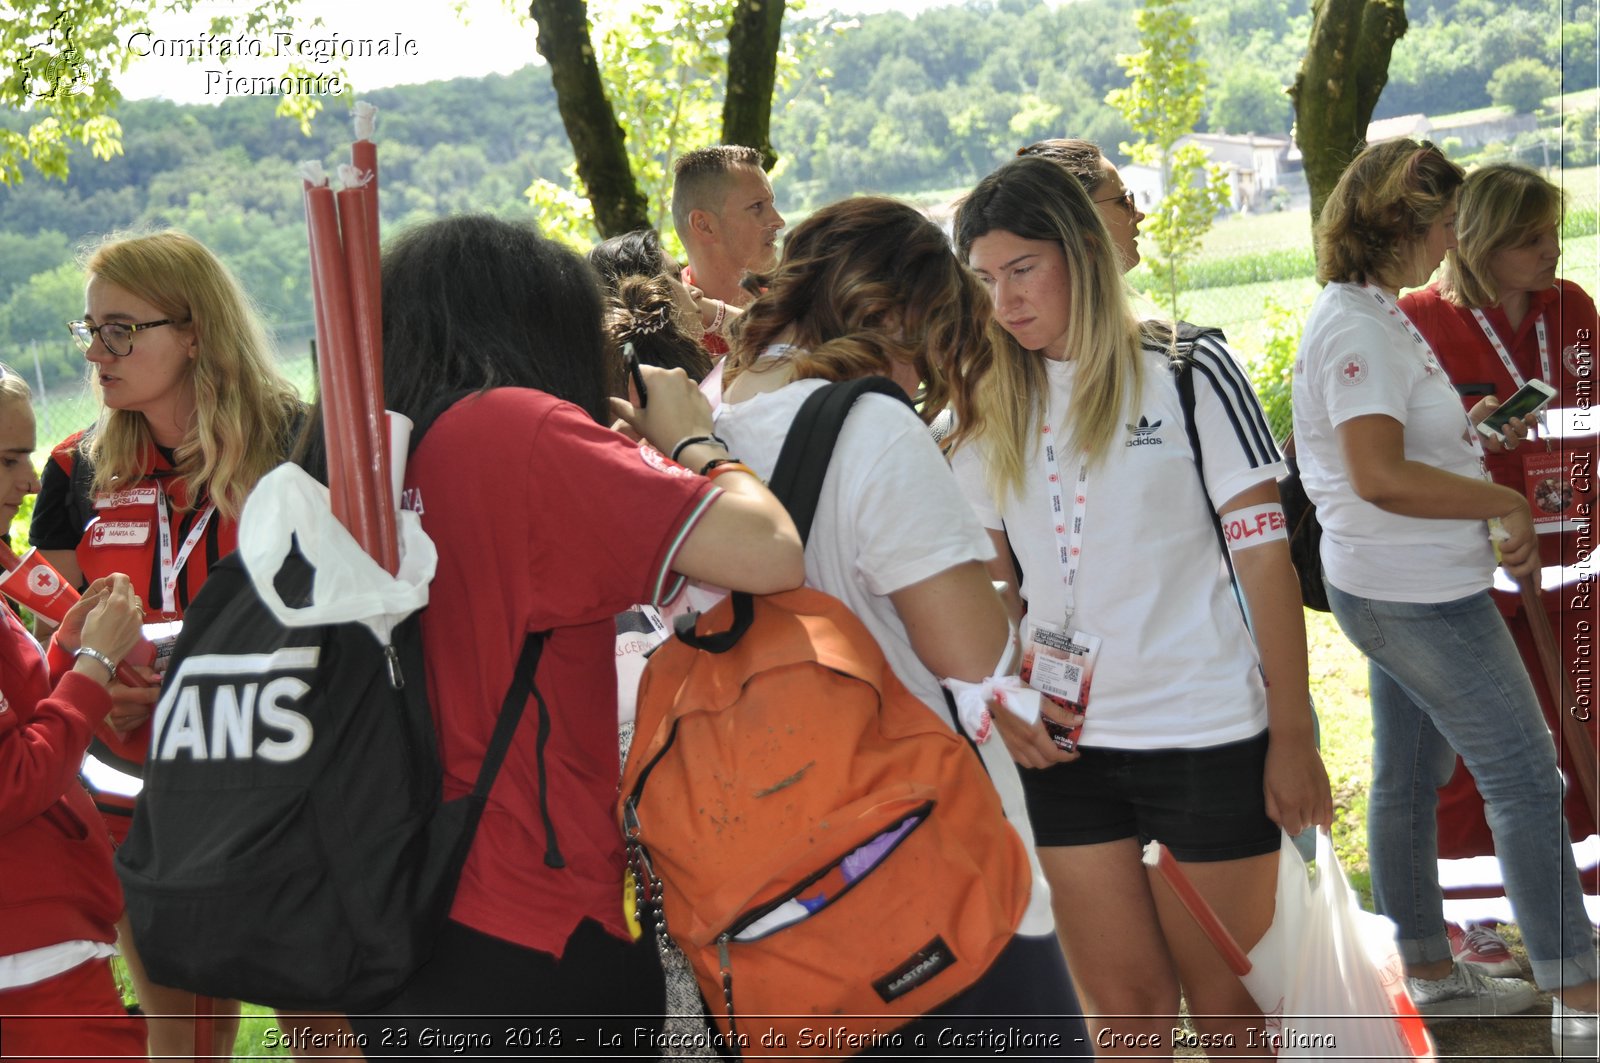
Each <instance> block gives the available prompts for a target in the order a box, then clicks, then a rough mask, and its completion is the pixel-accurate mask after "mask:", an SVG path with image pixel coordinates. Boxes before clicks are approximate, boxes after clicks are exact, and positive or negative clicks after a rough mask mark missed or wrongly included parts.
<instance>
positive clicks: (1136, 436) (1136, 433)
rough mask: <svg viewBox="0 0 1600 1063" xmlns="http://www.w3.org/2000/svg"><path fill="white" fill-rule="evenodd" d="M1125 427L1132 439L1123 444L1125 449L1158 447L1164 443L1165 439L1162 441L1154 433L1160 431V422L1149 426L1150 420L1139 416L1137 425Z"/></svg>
mask: <svg viewBox="0 0 1600 1063" xmlns="http://www.w3.org/2000/svg"><path fill="white" fill-rule="evenodd" d="M1127 427H1128V433H1129V434H1130V435H1132V436H1133V438H1132V439H1130V440H1128V441H1127V442H1126V443H1124V444H1123V446H1127V447H1148V446H1160V445H1161V444H1163V443H1165V442H1166V440H1165V439H1162V438H1161V437H1160V436H1158V435H1156V433H1157V432H1158V431H1160V429H1161V422H1160V421H1157V422H1156V423H1155V424H1151V423H1150V419H1149V418H1148V417H1144V416H1142V415H1141V416H1140V418H1139V423H1138V424H1130V425H1128V426H1127Z"/></svg>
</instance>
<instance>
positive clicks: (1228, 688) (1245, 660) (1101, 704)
mask: <svg viewBox="0 0 1600 1063" xmlns="http://www.w3.org/2000/svg"><path fill="white" fill-rule="evenodd" d="M1194 356H1195V360H1196V368H1195V373H1194V383H1195V423H1196V425H1197V426H1198V428H1199V433H1200V446H1201V450H1202V452H1203V455H1204V464H1205V477H1206V486H1205V489H1204V490H1202V488H1201V484H1200V476H1199V475H1198V474H1197V472H1196V471H1195V466H1194V456H1193V453H1192V451H1191V449H1190V447H1189V439H1188V434H1187V433H1186V432H1185V430H1184V420H1183V408H1182V406H1181V405H1180V403H1179V399H1178V389H1177V384H1176V381H1175V380H1174V378H1173V376H1172V373H1171V371H1170V370H1169V369H1168V367H1167V357H1166V354H1165V352H1163V351H1160V350H1146V351H1144V352H1143V358H1144V365H1143V368H1144V386H1143V389H1142V392H1141V394H1140V395H1139V396H1138V397H1137V398H1136V399H1135V401H1134V405H1133V407H1132V408H1131V409H1129V410H1128V411H1127V412H1126V414H1125V416H1124V418H1123V420H1124V424H1122V425H1120V426H1119V431H1118V432H1117V438H1116V440H1115V442H1113V444H1112V446H1111V449H1110V452H1109V453H1108V455H1107V457H1106V458H1105V460H1104V461H1102V462H1101V463H1100V464H1098V465H1096V466H1093V467H1091V469H1090V471H1089V478H1088V481H1087V492H1086V496H1085V497H1086V502H1085V508H1084V529H1083V541H1082V555H1081V556H1082V561H1081V569H1080V571H1079V574H1078V577H1077V582H1076V598H1077V603H1076V612H1075V613H1074V616H1073V619H1072V627H1074V628H1076V629H1081V630H1083V631H1085V632H1087V633H1089V634H1092V635H1098V636H1100V638H1101V639H1102V640H1103V642H1102V645H1101V648H1100V654H1099V658H1098V660H1097V662H1096V664H1095V672H1094V681H1093V684H1092V686H1091V688H1090V697H1089V705H1088V709H1087V711H1086V712H1085V714H1084V715H1085V719H1084V728H1083V736H1082V743H1083V745H1085V746H1086V747H1101V748H1110V749H1170V748H1203V747H1205V746H1214V745H1221V744H1223V743H1225V742H1235V741H1240V740H1243V739H1246V738H1250V737H1252V736H1254V735H1256V734H1259V733H1260V732H1261V731H1262V730H1264V729H1265V728H1266V726H1267V700H1266V690H1265V687H1264V686H1263V684H1262V681H1261V672H1260V658H1259V657H1258V656H1257V654H1256V648H1255V643H1254V642H1253V641H1252V639H1251V637H1250V633H1249V630H1248V629H1247V628H1246V626H1245V623H1244V617H1243V614H1242V612H1241V611H1240V608H1239V604H1238V601H1237V599H1236V598H1235V596H1234V592H1233V588H1232V585H1231V584H1230V582H1229V579H1228V572H1227V568H1226V566H1225V565H1224V562H1223V557H1222V548H1221V546H1220V545H1219V544H1218V542H1217V535H1216V530H1215V524H1214V522H1213V518H1212V516H1211V513H1212V511H1213V510H1214V509H1215V508H1217V507H1220V506H1221V505H1222V504H1223V503H1224V502H1226V501H1228V500H1229V499H1231V498H1233V497H1234V496H1235V495H1237V494H1239V493H1240V492H1241V491H1243V490H1245V489H1246V488H1249V487H1252V486H1254V485H1256V484H1259V483H1262V482H1263V481H1269V480H1275V479H1277V477H1278V476H1279V475H1281V474H1282V472H1283V464H1282V461H1281V460H1280V458H1279V456H1278V452H1277V448H1276V447H1275V446H1274V445H1273V442H1272V435H1271V433H1270V432H1269V430H1268V428H1267V424H1266V418H1265V417H1264V416H1263V415H1262V413H1261V408H1260V405H1259V404H1258V403H1257V401H1256V398H1255V394H1254V392H1253V391H1252V390H1251V388H1250V383H1249V380H1248V378H1246V377H1245V375H1244V372H1243V370H1241V369H1240V367H1239V365H1238V363H1237V362H1236V361H1235V360H1234V357H1233V355H1232V353H1231V352H1229V351H1228V350H1227V349H1226V348H1225V347H1224V346H1222V345H1221V344H1220V343H1218V342H1217V341H1216V340H1215V339H1213V338H1210V337H1205V338H1203V339H1201V340H1200V341H1199V342H1198V343H1197V344H1196V347H1195V352H1194ZM1045 368H1046V371H1047V373H1048V375H1049V384H1050V396H1049V405H1048V408H1047V411H1046V417H1047V418H1048V419H1049V422H1050V423H1051V424H1052V425H1054V426H1056V434H1057V438H1058V439H1064V438H1065V435H1064V433H1063V432H1062V431H1061V426H1062V424H1063V421H1064V411H1065V410H1066V409H1067V405H1068V403H1069V401H1070V400H1071V396H1072V382H1073V377H1074V372H1075V366H1074V364H1073V363H1072V362H1055V361H1046V362H1045ZM1061 449H1062V453H1061V454H1059V456H1058V463H1059V469H1060V476H1061V478H1062V480H1063V481H1064V483H1063V491H1062V494H1063V498H1064V502H1065V505H1066V506H1067V508H1068V511H1069V512H1070V510H1071V508H1072V505H1073V501H1072V499H1073V492H1072V486H1073V485H1074V484H1075V483H1076V480H1077V473H1078V469H1079V467H1080V462H1079V459H1078V456H1077V455H1076V454H1072V453H1068V452H1067V450H1068V448H1067V447H1065V446H1063V447H1062V448H1061ZM951 464H952V466H953V467H954V469H955V472H956V478H957V480H958V481H959V482H960V484H961V487H962V490H963V493H965V494H966V496H967V500H968V501H969V502H971V503H972V505H973V508H974V509H976V510H977V512H978V517H979V519H980V520H982V521H983V523H984V525H985V526H986V527H989V528H992V529H995V530H1004V531H1005V532H1006V534H1007V536H1008V538H1009V539H1010V542H1011V548H1012V550H1013V551H1015V553H1016V555H1017V559H1018V561H1019V562H1020V563H1021V568H1022V596H1023V598H1024V599H1026V601H1027V608H1028V618H1029V620H1030V621H1034V620H1038V621H1042V622H1045V623H1050V624H1055V625H1060V624H1062V623H1063V621H1064V620H1065V619H1066V611H1067V595H1066V587H1065V578H1064V577H1065V572H1064V570H1063V568H1062V565H1061V563H1060V553H1059V547H1058V544H1057V537H1056V532H1055V525H1056V523H1057V522H1056V520H1055V518H1054V516H1053V513H1052V506H1051V501H1050V491H1049V488H1048V485H1047V483H1046V477H1047V475H1048V472H1047V468H1046V463H1045V459H1044V455H1043V451H1042V448H1039V447H1037V446H1035V447H1034V452H1033V456H1032V459H1031V463H1030V465H1029V467H1028V473H1027V477H1026V479H1025V482H1024V485H1023V492H1022V495H1021V497H1017V496H1016V495H1015V494H1012V495H1009V496H1008V497H1007V499H1006V501H1005V504H1004V506H1003V507H997V506H996V503H995V499H994V496H993V494H992V492H991V491H990V489H989V484H988V475H987V473H986V472H985V469H984V460H983V453H982V444H981V443H980V444H973V445H970V446H965V447H962V448H961V449H960V450H959V451H957V452H956V454H955V455H954V457H953V459H952V462H951ZM1208 494H1209V498H1208V497H1207V495H1208Z"/></svg>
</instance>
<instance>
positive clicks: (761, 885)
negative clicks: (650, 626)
mask: <svg viewBox="0 0 1600 1063" xmlns="http://www.w3.org/2000/svg"><path fill="white" fill-rule="evenodd" d="M866 391H878V392H881V393H884V394H888V395H892V396H896V397H898V398H900V399H902V400H903V399H904V395H903V394H902V393H901V392H900V390H899V389H898V388H897V387H895V386H894V385H893V384H891V383H889V382H888V381H887V380H885V379H883V378H881V377H870V378H866V379H862V380H856V381H850V382H847V383H840V384H833V385H830V386H827V387H824V388H821V389H819V390H818V391H817V392H816V393H815V394H813V395H811V396H810V397H809V398H808V399H807V401H806V402H805V404H804V405H803V406H802V407H801V409H800V412H799V414H798V416H797V417H796V419H795V422H794V425H793V427H792V428H791V430H790V432H789V435H788V437H787V438H786V439H785V441H784V446H783V450H782V453H781V454H780V456H779V459H778V465H777V469H776V470H775V472H774V474H773V479H772V491H773V493H774V494H775V495H777V497H778V498H779V499H781V500H782V501H783V502H784V504H785V505H786V506H787V507H788V509H789V512H790V514H791V516H792V517H793V518H794V522H795V525H796V527H797V528H798V529H799V531H800V535H801V539H802V541H804V540H805V537H806V535H807V533H808V532H809V530H810V525H811V519H812V517H813V516H814V514H815V512H816V504H817V498H818V495H819V493H820V491H821V487H822V481H823V477H824V476H825V474H826V472H827V466H828V459H829V456H830V455H831V453H832V450H833V444H834V441H835V440H836V438H837V436H838V433H839V429H840V427H841V426H842V424H843V422H844V418H845V415H846V414H847V413H848V411H849V409H850V406H851V404H852V403H853V402H854V401H855V399H856V398H857V397H858V396H859V395H861V394H862V393H864V392H866ZM951 722H952V723H955V725H956V727H958V728H959V722H957V721H956V718H955V715H954V713H952V714H951ZM635 727H636V730H635V733H634V739H633V745H632V748H631V749H630V751H629V754H628V759H627V763H626V765H625V766H624V768H623V773H622V790H621V792H622V799H621V801H620V805H619V814H620V818H621V822H622V825H623V830H624V832H625V834H626V837H627V844H628V854H629V863H630V870H631V872H632V877H633V879H634V886H635V897H636V901H637V907H638V910H639V912H640V913H641V918H642V921H644V923H645V926H646V929H647V930H648V929H650V923H651V921H653V922H654V931H655V933H656V934H657V935H659V936H660V937H661V938H663V939H664V938H665V937H666V936H668V935H669V934H670V936H671V938H672V940H674V941H676V942H677V944H678V947H679V948H680V949H682V951H683V953H684V955H685V956H686V957H687V958H688V960H689V963H690V966H691V967H692V968H693V969H694V973H695V977H696V979H697V981H698V983H699V986H700V991H701V994H702V995H703V996H704V998H705V1000H706V1001H707V1003H708V1004H709V1006H710V1010H711V1013H712V1015H713V1016H714V1018H715V1019H716V1022H717V1025H718V1026H719V1027H720V1030H721V1033H722V1035H723V1043H724V1044H725V1045H726V1046H727V1047H731V1048H733V1049H735V1050H738V1049H740V1048H750V1047H752V1046H754V1047H756V1048H757V1050H758V1051H760V1052H761V1053H763V1054H769V1053H770V1054H784V1053H786V1052H787V1053H790V1054H801V1055H805V1054H814V1053H815V1051H816V1046H817V1045H818V1044H820V1043H821V1042H819V1041H817V1040H816V1039H815V1037H816V1035H817V1034H818V1028H819V1027H825V1029H826V1031H827V1032H828V1040H829V1044H828V1047H829V1048H832V1049H837V1048H840V1047H847V1048H855V1049H859V1048H863V1047H867V1046H869V1045H870V1044H872V1043H873V1042H874V1039H875V1038H877V1037H879V1036H881V1035H884V1034H887V1033H888V1032H889V1031H892V1030H894V1029H895V1028H897V1027H899V1026H902V1025H904V1024H905V1023H906V1022H908V1021H910V1020H911V1019H913V1018H915V1017H917V1016H919V1015H922V1014H924V1013H926V1012H928V1011H931V1010H932V1009H934V1008H936V1007H938V1006H939V1005H940V1004H942V1003H943V1002H945V1001H947V1000H949V999H950V998H952V997H954V996H955V995H956V994H957V993H959V992H961V991H962V990H964V989H966V988H968V987H969V986H971V985H972V984H973V983H974V982H975V981H977V979H978V978H979V977H980V976H981V975H982V974H983V973H984V971H985V970H986V969H987V968H988V966H989V964H990V963H991V962H992V961H993V960H994V958H995V957H996V956H997V955H998V954H999V953H1000V950H1001V949H1002V948H1004V946H1005V945H1006V944H1007V942H1009V941H1010V939H1011V937H1012V935H1013V934H1014V933H1015V932H1016V928H1017V926H1018V924H1019V923H1020V921H1021V919H1022V913H1023V909H1024V908H1025V906H1026V905H1027V901H1028V893H1029V889H1030V874H1029V869H1028V860H1027V855H1026V852H1025V850H1024V849H1023V845H1022V841H1021V839H1020V838H1019V837H1018V836H1017V833H1016V831H1015V830H1014V829H1013V828H1012V827H1011V825H1010V824H1009V823H1008V822H1007V821H1006V819H1005V816H1004V814H1003V813H1002V811H1001V807H1000V798H999V796H998V794H997V793H996V791H995V788H994V785H993V784H992V783H991V782H990V780H989V777H988V775H987V774H986V772H985V770H984V767H983V764H982V761H981V760H980V758H979V756H978V753H977V749H976V747H974V746H973V745H972V744H971V743H970V742H969V741H968V740H967V739H966V738H965V737H964V736H963V735H961V734H959V733H958V732H957V731H956V730H952V727H951V726H950V724H947V723H946V722H945V721H944V720H941V719H940V718H939V717H938V715H937V714H936V713H934V712H933V711H932V710H930V709H929V707H928V706H927V705H926V704H925V703H923V701H922V700H921V699H919V698H917V697H916V696H914V695H912V694H911V693H910V692H909V691H907V690H906V688H905V687H904V686H903V685H902V684H901V682H900V681H899V680H898V679H897V678H896V677H895V675H894V673H893V672H892V671H890V669H889V665H888V662H887V661H885V660H884V657H883V652H882V651H881V650H880V649H879V647H878V644H877V642H876V640H875V639H874V638H873V636H872V634H871V633H870V632H869V631H868V630H867V628H866V626H865V625H863V624H862V623H861V621H860V620H859V619H857V618H856V616H855V615H854V614H853V613H851V611H850V610H849V608H848V607H846V606H845V605H844V604H843V603H842V602H840V601H839V600H838V599H836V598H833V597H831V596H829V595H827V594H824V593H822V592H821V591H816V590H812V589H810V588H804V587H803V588H800V589H798V590H793V591H786V592H783V593H781V594H770V595H764V596H759V597H758V596H752V595H748V594H733V595H730V596H729V598H727V599H725V600H724V601H723V602H721V603H720V604H719V605H717V606H716V607H715V608H713V609H712V610H710V611H709V612H707V613H705V614H704V615H702V616H700V617H699V618H698V622H696V618H695V617H693V616H689V617H683V618H680V623H679V630H678V631H677V633H676V635H675V637H673V638H671V639H668V640H667V641H666V642H665V643H663V644H662V645H661V646H660V647H659V648H658V649H657V650H656V651H655V653H654V655H653V656H652V657H651V658H650V661H649V663H648V664H647V665H646V667H645V671H644V678H643V680H642V683H641V686H640V689H639V702H638V717H637V720H636V724H635ZM663 944H664V941H663ZM824 1019H825V1020H826V1021H825V1023H824V1022H819V1020H824ZM807 1028H809V1030H807ZM802 1031H806V1032H802Z"/></svg>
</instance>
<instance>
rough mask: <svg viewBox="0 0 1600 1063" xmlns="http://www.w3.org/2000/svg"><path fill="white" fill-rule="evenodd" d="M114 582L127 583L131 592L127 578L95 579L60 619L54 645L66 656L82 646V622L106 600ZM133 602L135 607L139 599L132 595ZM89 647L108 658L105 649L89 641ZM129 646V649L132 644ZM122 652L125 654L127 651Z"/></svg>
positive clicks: (114, 657) (118, 656)
mask: <svg viewBox="0 0 1600 1063" xmlns="http://www.w3.org/2000/svg"><path fill="white" fill-rule="evenodd" d="M114 580H120V581H121V582H123V583H127V584H128V589H129V592H130V593H131V592H132V589H133V584H132V583H129V581H128V577H127V576H124V575H120V574H118V575H114V576H106V577H103V578H101V579H97V580H95V581H94V582H93V583H91V584H89V587H88V589H87V590H85V591H84V592H83V596H82V597H81V598H79V599H78V600H77V602H75V603H74V604H73V606H72V608H71V609H68V610H67V615H66V616H65V617H63V618H62V620H61V626H60V627H58V628H56V632H55V642H56V645H58V646H60V647H61V648H62V649H63V650H65V651H66V652H67V653H68V654H73V653H77V652H78V647H80V646H82V645H83V626H84V621H86V620H87V619H88V618H89V614H90V613H92V612H94V610H95V609H96V608H97V607H98V606H99V605H100V604H101V603H103V602H104V601H105V600H106V597H107V595H108V594H110V592H111V587H112V581H114ZM133 600H134V604H135V605H138V604H139V598H138V596H137V595H134V598H133ZM140 619H141V621H142V620H143V611H142V610H141V612H140ZM134 641H135V642H137V641H138V639H137V638H136V639H135V640H134ZM89 645H90V646H93V647H94V648H95V649H97V650H100V651H101V652H103V653H107V654H108V656H109V655H110V654H109V652H108V651H106V650H105V648H104V647H103V646H101V645H100V644H99V643H96V642H93V641H91V642H90V643H89ZM129 645H130V647H131V646H132V643H130V644H129ZM122 652H123V653H126V652H127V650H124V651H122ZM120 658H121V654H117V655H115V656H113V657H112V659H113V660H118V659H120Z"/></svg>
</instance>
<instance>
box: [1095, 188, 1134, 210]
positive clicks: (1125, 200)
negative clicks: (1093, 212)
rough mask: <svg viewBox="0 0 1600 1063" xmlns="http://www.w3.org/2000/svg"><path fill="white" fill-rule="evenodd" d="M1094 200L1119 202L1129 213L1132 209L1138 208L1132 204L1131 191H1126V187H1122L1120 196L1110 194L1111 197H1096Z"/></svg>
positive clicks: (1098, 201)
mask: <svg viewBox="0 0 1600 1063" xmlns="http://www.w3.org/2000/svg"><path fill="white" fill-rule="evenodd" d="M1095 202H1096V203H1121V204H1122V205H1123V206H1124V207H1126V208H1127V209H1128V212H1129V213H1132V212H1133V211H1136V210H1138V209H1139V208H1138V207H1137V206H1135V205H1134V202H1133V193H1132V192H1130V191H1128V190H1127V189H1123V190H1122V195H1120V196H1111V197H1109V198H1107V199H1097V200H1095Z"/></svg>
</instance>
